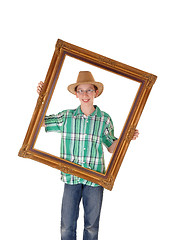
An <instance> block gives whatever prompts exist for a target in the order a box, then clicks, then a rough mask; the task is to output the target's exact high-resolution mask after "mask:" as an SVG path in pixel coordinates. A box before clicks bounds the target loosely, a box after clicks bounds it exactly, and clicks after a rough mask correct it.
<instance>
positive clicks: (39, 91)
mask: <svg viewBox="0 0 174 240" xmlns="http://www.w3.org/2000/svg"><path fill="white" fill-rule="evenodd" d="M43 84H44V83H43V82H42V81H40V82H39V83H38V85H37V93H38V94H39V95H40V93H41V91H42V88H43ZM45 126H46V125H45V120H44V121H43V123H42V127H45Z"/></svg>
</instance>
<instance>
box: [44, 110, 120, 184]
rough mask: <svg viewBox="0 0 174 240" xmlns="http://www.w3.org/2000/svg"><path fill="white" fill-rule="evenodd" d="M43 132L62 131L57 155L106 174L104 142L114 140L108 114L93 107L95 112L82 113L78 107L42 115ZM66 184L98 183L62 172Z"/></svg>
mask: <svg viewBox="0 0 174 240" xmlns="http://www.w3.org/2000/svg"><path fill="white" fill-rule="evenodd" d="M45 125H46V127H45V130H46V132H53V131H54V132H60V133H61V147H60V157H61V158H63V159H66V160H69V161H71V162H73V163H76V164H79V165H81V166H82V167H85V168H89V169H92V170H95V171H97V172H101V173H105V163H104V152H103V144H104V145H105V146H106V147H110V146H111V145H112V143H113V142H114V141H115V140H116V139H117V138H115V137H114V127H113V123H112V120H111V118H110V116H109V115H108V114H107V113H105V112H103V111H100V109H99V108H98V107H97V106H95V111H94V112H93V113H92V114H90V115H89V116H85V115H84V113H83V112H82V111H81V107H80V106H79V107H78V108H77V109H74V110H64V111H62V112H60V113H58V114H56V115H50V116H46V117H45ZM61 179H62V181H63V182H65V183H67V184H78V183H82V184H86V185H90V186H98V185H97V184H95V183H92V182H89V181H87V180H84V179H82V178H79V177H76V176H73V175H70V174H66V173H63V172H61Z"/></svg>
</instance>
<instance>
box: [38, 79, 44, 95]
mask: <svg viewBox="0 0 174 240" xmlns="http://www.w3.org/2000/svg"><path fill="white" fill-rule="evenodd" d="M43 84H44V83H43V82H42V81H40V82H39V83H38V85H37V93H38V94H40V93H41V91H42V88H43Z"/></svg>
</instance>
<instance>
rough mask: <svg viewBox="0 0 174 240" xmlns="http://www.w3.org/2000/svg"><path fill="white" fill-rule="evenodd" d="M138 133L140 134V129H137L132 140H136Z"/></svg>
mask: <svg viewBox="0 0 174 240" xmlns="http://www.w3.org/2000/svg"><path fill="white" fill-rule="evenodd" d="M138 135H139V131H138V129H135V132H134V135H133V138H132V140H136V139H137V137H138Z"/></svg>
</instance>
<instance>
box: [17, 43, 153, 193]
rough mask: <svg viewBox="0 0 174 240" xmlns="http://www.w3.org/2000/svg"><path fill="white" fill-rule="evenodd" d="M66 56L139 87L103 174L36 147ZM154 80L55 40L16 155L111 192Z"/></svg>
mask: <svg viewBox="0 0 174 240" xmlns="http://www.w3.org/2000/svg"><path fill="white" fill-rule="evenodd" d="M66 56H71V57H72V58H75V59H78V60H80V61H83V62H86V63H88V64H92V65H93V66H96V67H98V68H101V69H104V70H106V71H110V72H112V73H114V74H117V75H120V76H123V77H126V78H128V79H130V80H133V81H136V82H138V83H139V84H140V85H139V89H138V91H137V93H136V95H135V98H134V101H133V104H132V106H131V109H130V111H129V113H128V116H127V119H126V122H125V124H124V127H123V129H122V132H121V135H120V137H119V139H118V144H117V146H116V148H115V150H114V152H113V154H112V157H111V159H110V162H109V164H108V167H107V169H106V172H105V174H102V173H99V172H96V171H93V170H91V169H87V168H84V167H82V166H80V165H77V164H75V163H73V162H70V161H67V160H65V159H62V158H59V157H57V156H54V155H52V154H49V153H47V152H45V151H41V150H38V149H36V148H35V143H36V140H37V137H38V134H39V131H40V129H41V126H42V124H43V121H44V117H45V114H46V111H47V109H48V106H49V103H50V100H51V98H52V95H53V92H54V89H55V86H56V84H57V81H58V79H59V74H60V72H61V69H62V66H63V63H64V59H65V57H66ZM156 78H157V76H155V75H153V74H150V73H147V72H144V71H142V70H139V69H136V68H133V67H131V66H128V65H126V64H123V63H120V62H118V61H116V60H112V59H110V58H107V57H104V56H102V55H99V54H97V53H94V52H91V51H89V50H86V49H84V48H81V47H78V46H75V45H72V44H70V43H67V42H65V41H62V40H60V39H58V41H57V43H56V46H55V51H54V54H53V57H52V60H51V63H50V66H49V69H48V72H47V75H46V78H45V81H44V86H43V89H42V92H41V94H40V95H39V97H38V100H37V103H36V106H35V109H34V112H33V115H32V118H31V122H30V124H29V127H28V131H27V133H26V136H25V139H24V142H23V145H22V147H21V149H20V151H19V153H18V155H19V156H20V157H23V158H30V159H33V160H36V161H38V162H41V163H44V164H46V165H48V166H51V167H53V168H57V169H59V170H61V171H62V172H65V173H69V174H73V175H76V176H78V177H80V178H83V179H86V180H89V181H91V182H94V183H97V184H99V185H101V186H103V187H104V188H106V189H108V190H112V188H113V185H114V181H115V179H116V176H117V173H118V171H119V169H120V166H121V163H122V161H123V159H124V156H125V153H126V151H127V149H128V146H129V144H130V141H131V139H132V137H133V134H134V131H135V129H136V126H137V124H138V121H139V119H140V116H141V114H142V111H143V109H144V106H145V104H146V101H147V99H148V96H149V94H150V91H151V89H152V87H153V85H154V83H155V81H156Z"/></svg>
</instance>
